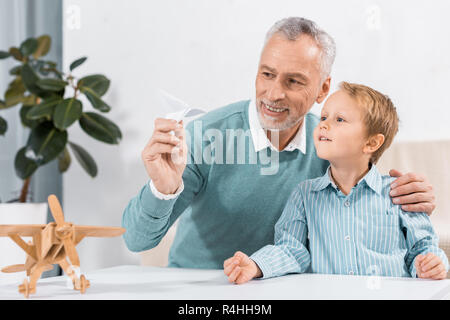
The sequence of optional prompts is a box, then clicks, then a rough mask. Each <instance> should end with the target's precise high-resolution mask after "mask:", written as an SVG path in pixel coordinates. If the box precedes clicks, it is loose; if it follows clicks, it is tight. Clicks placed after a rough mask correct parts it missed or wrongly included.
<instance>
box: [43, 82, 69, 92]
mask: <svg viewBox="0 0 450 320" xmlns="http://www.w3.org/2000/svg"><path fill="white" fill-rule="evenodd" d="M68 84H69V83H68V82H66V81H63V80H60V79H39V80H38V81H36V85H37V86H38V87H39V88H41V89H44V90H48V91H61V90H62V89H64V88H65V87H66V86H67V85H68Z"/></svg>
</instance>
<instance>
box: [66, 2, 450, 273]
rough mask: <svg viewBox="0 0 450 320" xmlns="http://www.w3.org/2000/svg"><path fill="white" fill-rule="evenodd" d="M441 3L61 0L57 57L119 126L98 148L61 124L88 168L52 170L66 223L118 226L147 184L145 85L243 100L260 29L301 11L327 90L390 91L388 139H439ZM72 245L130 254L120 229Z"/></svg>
mask: <svg viewBox="0 0 450 320" xmlns="http://www.w3.org/2000/svg"><path fill="white" fill-rule="evenodd" d="M449 10H450V2H448V1H445V0H441V1H438V0H434V1H430V2H426V1H411V0H409V1H406V0H405V1H389V0H384V1H361V0H347V1H343V0H341V1H333V0H328V1H299V0H292V1H288V0H283V1H280V0H279V1H271V0H247V1H242V0H239V1H238V0H221V1H208V0H195V1H194V0H189V1H187V0H152V1H145V0H132V1H125V0H121V1H119V0H115V1H112V0H95V1H89V0H65V1H64V50H63V52H64V66H65V68H66V70H67V69H68V66H69V64H70V63H71V62H72V61H73V60H74V59H76V58H78V57H81V56H84V55H86V56H88V57H89V59H88V60H87V62H86V63H85V64H84V65H83V66H81V67H80V68H79V69H77V71H76V74H78V75H82V76H84V75H86V74H93V73H103V74H105V75H107V76H108V77H109V78H110V79H111V80H112V84H111V87H110V90H109V92H108V93H107V95H106V96H105V97H104V98H105V100H106V101H107V102H108V103H109V104H110V105H111V106H112V111H111V112H110V113H109V114H108V115H107V116H109V117H110V118H111V119H112V120H113V121H115V122H116V123H117V124H118V125H119V126H120V128H121V129H122V133H123V140H122V142H121V143H120V145H119V146H110V145H105V144H103V143H100V142H97V141H94V140H93V139H91V138H90V137H88V136H87V135H86V134H84V132H82V131H81V130H80V129H79V128H78V127H77V126H74V128H71V129H70V132H69V133H70V136H69V137H70V140H72V141H74V142H76V143H80V144H81V145H83V146H85V147H86V149H88V150H89V151H90V152H91V154H92V155H93V156H94V158H95V159H96V161H97V163H98V166H99V174H98V176H97V178H95V179H91V178H90V177H88V176H87V174H85V173H84V172H83V171H82V169H81V168H80V166H79V165H78V163H75V161H73V163H72V167H71V168H70V170H69V172H67V173H66V174H65V176H64V203H65V212H66V216H67V220H69V221H74V222H76V223H78V224H92V225H114V226H119V225H120V223H121V217H122V212H123V209H124V208H125V206H126V204H127V203H128V201H129V199H130V198H131V197H132V196H134V195H135V194H137V192H138V191H139V189H140V188H141V186H142V185H143V184H144V183H145V182H146V181H147V176H146V173H145V170H144V168H143V166H142V164H141V160H140V152H141V150H142V148H143V147H144V145H145V144H146V142H147V141H148V139H149V138H150V136H151V133H152V130H153V120H154V119H155V118H156V117H158V116H162V115H164V114H165V113H166V112H167V110H162V109H161V108H160V107H159V106H158V105H156V104H155V97H154V95H153V94H152V93H153V91H154V90H155V89H157V88H163V89H164V90H166V91H168V92H169V93H172V94H174V95H175V96H177V97H179V98H181V99H183V100H184V101H186V102H187V103H189V104H190V105H192V106H193V107H201V108H204V109H207V110H211V109H214V108H217V107H220V106H223V105H225V104H228V103H231V102H234V101H238V100H242V99H248V98H250V97H251V96H252V95H253V94H254V89H253V88H254V85H253V83H254V78H255V72H256V67H257V63H258V58H259V53H260V50H261V48H262V42H263V39H264V35H265V32H266V31H267V29H268V28H269V27H270V26H271V25H272V24H273V23H274V22H275V21H276V20H278V19H281V18H283V17H287V16H303V17H306V18H309V19H312V20H314V21H316V22H317V23H318V24H319V25H320V26H321V27H322V28H324V29H325V30H326V31H328V32H329V33H330V34H331V35H332V36H333V37H334V38H335V40H336V43H337V50H338V53H337V57H336V62H335V65H334V69H333V74H332V76H333V79H334V80H333V89H334V88H335V85H336V84H337V83H338V82H339V81H342V80H346V81H352V82H358V83H363V84H367V85H369V86H373V87H374V88H376V89H378V90H380V91H382V92H384V93H386V94H388V95H389V96H390V97H391V98H392V100H393V101H394V103H395V105H396V106H397V109H398V112H399V115H400V119H401V127H400V132H399V134H398V136H397V139H398V140H432V139H449V138H450V127H449V126H448V119H450V108H449V102H448V99H447V90H446V89H447V85H448V76H449V74H450V55H449V54H448V53H449V49H450V42H449V41H448V39H449V38H450V35H449V30H450V21H449V20H448V19H447V16H446V14H447V13H448V12H449ZM87 106H88V103H85V108H87ZM89 108H90V107H89ZM313 111H314V112H316V113H317V112H319V111H320V106H315V107H314V109H313ZM445 119H447V121H445ZM79 252H80V257H81V261H82V268H83V269H85V270H91V269H97V268H103V267H108V266H112V265H117V264H130V263H139V258H138V256H137V255H136V254H132V253H130V252H128V250H127V249H126V247H125V245H124V243H123V241H122V238H113V239H95V238H91V239H86V240H84V241H83V242H82V243H81V244H80V246H79Z"/></svg>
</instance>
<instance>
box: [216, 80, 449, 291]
mask: <svg viewBox="0 0 450 320" xmlns="http://www.w3.org/2000/svg"><path fill="white" fill-rule="evenodd" d="M320 120H321V121H320V123H319V124H318V126H317V127H316V128H315V130H314V144H315V146H316V151H317V155H318V156H319V157H320V158H323V159H326V160H328V161H329V162H330V166H329V168H328V170H327V172H326V174H325V175H324V176H322V177H320V178H317V179H312V180H307V181H304V182H302V183H300V184H299V185H298V186H297V187H296V189H295V190H294V191H293V193H292V194H291V196H290V198H289V200H288V203H287V204H286V207H285V208H284V210H283V213H282V215H281V217H280V219H279V220H278V222H277V224H276V225H275V244H274V245H267V246H265V247H263V248H261V249H260V250H258V251H257V252H255V253H254V254H252V255H251V256H250V257H248V256H247V255H246V254H244V253H242V252H240V251H238V252H236V253H235V255H234V256H233V257H231V258H229V259H227V260H225V262H224V273H225V274H226V275H227V276H228V279H229V281H230V282H234V283H237V284H240V283H244V282H247V281H249V280H251V279H253V278H260V277H262V278H271V277H276V276H281V275H285V274H288V273H302V272H313V273H335V274H350V275H353V274H354V275H378V276H393V277H419V278H430V279H444V278H445V277H446V274H447V270H448V268H449V263H448V259H447V257H446V255H445V253H444V252H443V251H442V250H441V249H440V248H439V247H438V239H437V237H436V235H435V233H434V231H433V227H432V225H431V222H430V220H429V218H428V216H427V215H426V214H425V213H423V214H421V213H419V214H418V213H408V212H405V211H403V210H402V209H401V207H400V206H399V205H395V204H393V203H392V201H391V199H390V197H389V190H390V183H392V181H393V180H394V179H393V178H391V177H389V176H382V175H380V173H379V172H378V171H377V168H376V167H375V164H376V162H377V161H378V159H379V158H380V156H381V154H382V153H383V152H384V150H386V149H387V148H388V147H389V145H390V144H391V142H392V140H393V138H394V136H395V134H396V133H397V131H398V117H397V113H396V110H395V107H394V106H393V104H392V102H391V100H390V99H389V98H388V97H387V96H385V95H383V94H381V93H379V92H377V91H375V90H373V89H371V88H369V87H366V86H363V85H358V84H350V83H347V82H343V83H341V84H340V90H338V91H337V92H335V93H334V94H332V95H331V96H330V97H329V98H328V100H327V101H326V103H325V105H324V107H323V109H322V113H321V119H320Z"/></svg>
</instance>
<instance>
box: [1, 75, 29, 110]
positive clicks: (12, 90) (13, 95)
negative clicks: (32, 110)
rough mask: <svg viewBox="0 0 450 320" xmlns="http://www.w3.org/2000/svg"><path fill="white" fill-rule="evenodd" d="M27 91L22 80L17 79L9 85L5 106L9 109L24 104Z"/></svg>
mask: <svg viewBox="0 0 450 320" xmlns="http://www.w3.org/2000/svg"><path fill="white" fill-rule="evenodd" d="M25 91H26V89H25V87H24V85H23V82H22V78H21V77H16V78H15V79H14V80H13V81H11V82H10V84H9V85H8V90H6V92H5V104H6V106H7V107H12V106H15V105H16V104H18V103H20V102H22V100H23V99H24V93H25Z"/></svg>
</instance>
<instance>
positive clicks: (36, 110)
mask: <svg viewBox="0 0 450 320" xmlns="http://www.w3.org/2000/svg"><path fill="white" fill-rule="evenodd" d="M61 101H62V99H61V98H59V97H53V98H50V99H48V100H44V101H42V102H41V103H40V104H38V105H35V106H33V107H32V108H31V110H30V111H28V112H27V118H28V119H30V120H37V119H41V118H47V120H51V118H52V116H53V113H54V112H55V107H56V105H57V104H58V103H60V102H61Z"/></svg>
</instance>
